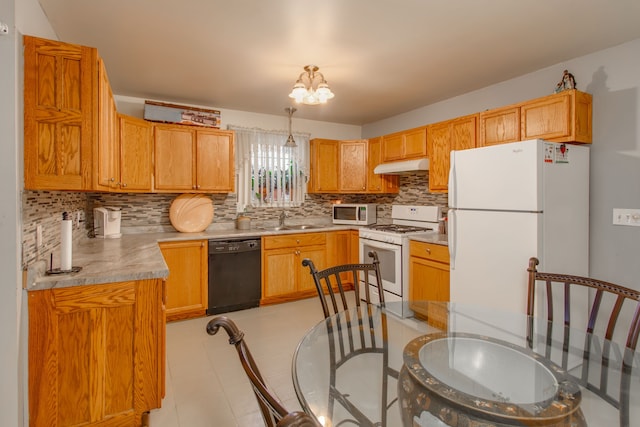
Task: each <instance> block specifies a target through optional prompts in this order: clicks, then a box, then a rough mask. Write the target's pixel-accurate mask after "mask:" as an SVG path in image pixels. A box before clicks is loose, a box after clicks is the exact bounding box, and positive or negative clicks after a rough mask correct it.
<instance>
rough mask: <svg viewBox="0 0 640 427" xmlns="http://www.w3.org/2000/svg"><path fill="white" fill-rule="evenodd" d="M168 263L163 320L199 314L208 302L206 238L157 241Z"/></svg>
mask: <svg viewBox="0 0 640 427" xmlns="http://www.w3.org/2000/svg"><path fill="white" fill-rule="evenodd" d="M159 246H160V250H161V251H162V256H163V257H164V261H165V262H166V263H167V267H169V277H168V278H167V320H168V321H172V320H180V319H189V318H193V317H203V316H205V314H206V313H205V312H206V310H207V306H208V304H209V292H208V289H209V287H208V283H209V282H208V275H209V270H208V241H207V240H187V241H180V242H161V243H159Z"/></svg>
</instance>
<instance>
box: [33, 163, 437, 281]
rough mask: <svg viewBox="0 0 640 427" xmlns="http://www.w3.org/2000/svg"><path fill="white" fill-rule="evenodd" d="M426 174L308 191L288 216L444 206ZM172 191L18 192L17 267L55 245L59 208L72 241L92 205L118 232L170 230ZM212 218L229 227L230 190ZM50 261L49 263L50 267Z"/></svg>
mask: <svg viewBox="0 0 640 427" xmlns="http://www.w3.org/2000/svg"><path fill="white" fill-rule="evenodd" d="M428 188H429V182H428V175H425V174H411V175H401V176H400V192H399V193H398V194H393V195H358V194H308V195H307V198H306V200H305V203H304V204H303V205H302V206H299V207H295V208H287V212H288V216H289V218H291V219H292V220H296V219H303V218H310V217H314V218H318V219H319V218H326V219H329V218H330V216H331V203H332V202H333V201H335V200H341V201H342V202H343V203H378V205H379V206H378V219H379V221H380V220H383V221H384V220H389V219H390V216H391V205H392V204H403V205H412V204H421V205H438V206H443V207H445V206H446V205H447V195H446V194H432V193H429V190H428ZM176 196H178V194H138V193H79V192H70V191H24V192H23V194H22V222H23V223H22V266H23V268H26V266H28V265H29V264H31V263H32V262H33V261H35V260H37V259H43V258H44V259H48V257H49V254H50V253H52V252H54V251H55V250H56V249H57V248H58V246H59V245H60V220H61V219H62V212H65V211H66V212H69V213H70V214H71V215H72V218H73V220H74V223H73V236H74V239H77V238H79V237H83V236H86V235H88V234H90V233H91V232H92V231H93V230H92V228H93V208H94V207H98V206H114V207H119V208H121V210H122V220H121V221H122V232H123V233H133V232H140V231H175V229H174V228H173V227H172V226H171V222H170V221H169V207H170V206H171V202H172V201H173V199H174V198H175V197H176ZM211 199H212V201H213V204H214V219H213V224H212V226H226V225H228V226H229V227H232V226H233V221H234V220H235V218H236V195H235V194H231V193H230V194H212V195H211ZM281 210H282V208H257V209H254V210H253V211H251V212H248V215H249V216H250V217H251V218H252V219H253V221H254V223H256V224H259V223H263V222H274V221H277V219H278V215H279V213H280V212H281ZM38 225H40V226H41V227H42V244H41V245H40V247H37V245H36V227H37V226H38ZM55 265H56V264H55V260H54V266H55Z"/></svg>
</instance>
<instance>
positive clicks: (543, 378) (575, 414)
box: [398, 332, 586, 426]
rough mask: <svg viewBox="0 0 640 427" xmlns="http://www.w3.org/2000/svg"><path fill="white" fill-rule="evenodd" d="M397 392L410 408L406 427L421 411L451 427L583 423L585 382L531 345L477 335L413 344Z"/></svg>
mask: <svg viewBox="0 0 640 427" xmlns="http://www.w3.org/2000/svg"><path fill="white" fill-rule="evenodd" d="M398 396H399V397H400V399H401V405H402V407H403V408H407V410H408V412H409V413H411V412H413V413H412V414H410V415H409V418H405V420H404V421H405V425H407V424H408V423H409V425H410V424H411V423H412V421H411V419H412V417H413V416H416V417H420V416H421V413H422V412H424V411H428V412H431V413H432V414H433V415H434V416H436V417H437V418H438V419H440V420H442V421H444V422H446V423H447V425H451V426H464V425H467V423H468V422H471V421H475V422H478V421H489V422H490V424H487V425H492V426H493V425H495V426H511V425H545V426H564V425H567V426H569V425H572V426H583V425H586V423H585V422H584V418H583V416H582V413H581V412H580V411H579V406H580V401H581V399H582V394H581V391H580V387H579V386H578V384H577V383H576V382H575V381H574V380H573V379H572V378H571V377H570V376H569V375H568V374H567V373H566V372H565V371H564V370H563V369H561V368H560V367H559V366H557V365H555V364H554V363H552V362H550V361H549V360H547V359H545V358H544V357H542V356H540V355H538V354H536V353H535V352H533V351H532V350H530V349H528V348H524V347H520V346H517V345H513V344H511V343H508V342H506V341H502V340H498V339H494V338H491V337H486V336H481V335H476V334H468V333H444V332H442V333H434V334H428V335H423V336H421V337H418V338H416V339H414V340H412V341H410V342H409V343H408V344H407V345H406V346H405V349H404V367H403V369H402V372H401V374H400V378H399V381H398ZM414 421H415V420H414ZM483 425H484V424H483Z"/></svg>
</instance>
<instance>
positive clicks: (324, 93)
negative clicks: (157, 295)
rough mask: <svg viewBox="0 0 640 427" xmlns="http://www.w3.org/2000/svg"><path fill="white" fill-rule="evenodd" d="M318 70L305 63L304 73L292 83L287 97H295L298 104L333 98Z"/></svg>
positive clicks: (314, 103)
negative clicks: (291, 88)
mask: <svg viewBox="0 0 640 427" xmlns="http://www.w3.org/2000/svg"><path fill="white" fill-rule="evenodd" d="M318 70H319V68H318V67H317V66H315V65H305V67H304V73H301V74H300V77H298V80H297V81H296V84H294V85H293V90H291V93H290V94H289V98H293V99H295V100H296V102H297V103H298V104H307V105H317V104H325V103H326V102H327V101H328V100H330V99H331V98H333V97H334V96H335V95H334V94H333V92H331V89H329V85H328V84H327V81H326V80H325V79H324V76H323V75H322V73H320V72H318Z"/></svg>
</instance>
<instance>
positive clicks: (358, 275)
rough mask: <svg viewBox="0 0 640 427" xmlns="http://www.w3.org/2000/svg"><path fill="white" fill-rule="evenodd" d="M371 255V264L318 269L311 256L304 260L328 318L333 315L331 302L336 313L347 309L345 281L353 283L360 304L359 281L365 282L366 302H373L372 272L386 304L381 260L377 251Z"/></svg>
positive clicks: (382, 299)
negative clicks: (370, 290) (370, 286)
mask: <svg viewBox="0 0 640 427" xmlns="http://www.w3.org/2000/svg"><path fill="white" fill-rule="evenodd" d="M368 255H369V257H370V258H372V259H373V262H372V263H371V264H364V263H363V264H342V265H337V266H334V267H329V268H326V269H324V270H321V271H318V269H316V266H315V265H314V264H313V261H312V260H310V259H309V258H305V259H303V260H302V265H303V266H305V267H309V270H310V273H311V275H312V276H313V282H314V283H315V285H316V290H317V291H318V297H319V298H320V303H321V304H322V312H323V313H324V318H325V319H326V318H327V317H329V316H330V315H331V313H330V312H329V303H331V307H332V308H333V313H334V314H336V313H338V312H339V311H344V310H347V309H348V308H349V307H348V304H347V297H346V295H345V289H346V286H345V281H346V282H349V283H353V286H354V288H355V289H354V291H355V295H356V298H355V300H356V301H355V304H356V306H360V289H359V288H360V287H359V286H358V284H359V282H360V281H362V282H363V283H364V285H365V286H364V290H365V295H364V298H365V302H367V303H371V302H372V301H371V295H370V294H371V293H370V292H369V285H370V273H374V276H375V278H376V288H377V291H378V295H379V299H378V301H379V303H380V305H381V306H384V293H383V290H382V276H381V275H380V261H379V260H378V254H377V253H376V252H375V251H371V252H369V253H368ZM337 298H339V299H340V301H339V302H340V306H339V305H338V299H337Z"/></svg>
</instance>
